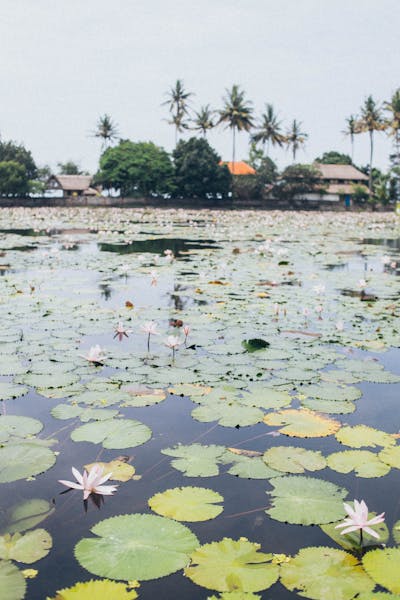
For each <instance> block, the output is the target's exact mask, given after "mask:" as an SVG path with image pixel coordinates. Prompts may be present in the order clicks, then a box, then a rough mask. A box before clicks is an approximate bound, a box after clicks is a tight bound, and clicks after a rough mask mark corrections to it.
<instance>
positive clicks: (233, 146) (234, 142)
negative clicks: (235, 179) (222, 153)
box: [232, 127, 236, 175]
mask: <svg viewBox="0 0 400 600" xmlns="http://www.w3.org/2000/svg"><path fill="white" fill-rule="evenodd" d="M232 132H233V141H232V175H235V152H236V148H235V145H236V140H235V128H234V127H232Z"/></svg>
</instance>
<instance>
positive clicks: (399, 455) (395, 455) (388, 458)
mask: <svg viewBox="0 0 400 600" xmlns="http://www.w3.org/2000/svg"><path fill="white" fill-rule="evenodd" d="M378 457H379V458H380V460H381V461H382V462H384V463H385V464H387V465H390V466H391V467H394V468H395V469H400V446H391V447H388V448H384V449H383V450H381V451H380V452H379V454H378Z"/></svg>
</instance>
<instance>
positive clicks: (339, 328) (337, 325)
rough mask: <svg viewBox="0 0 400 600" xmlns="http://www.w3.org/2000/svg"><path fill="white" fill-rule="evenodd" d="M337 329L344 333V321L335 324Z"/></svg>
mask: <svg viewBox="0 0 400 600" xmlns="http://www.w3.org/2000/svg"><path fill="white" fill-rule="evenodd" d="M335 327H336V329H337V331H343V330H344V323H343V321H337V322H336V323H335Z"/></svg>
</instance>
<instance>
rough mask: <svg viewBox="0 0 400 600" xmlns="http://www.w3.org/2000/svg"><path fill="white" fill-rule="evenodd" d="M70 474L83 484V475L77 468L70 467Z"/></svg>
mask: <svg viewBox="0 0 400 600" xmlns="http://www.w3.org/2000/svg"><path fill="white" fill-rule="evenodd" d="M72 475H73V476H74V477H75V479H76V480H77V481H79V483H80V484H81V485H83V477H82V475H81V474H80V473H79V471H78V469H75V467H72Z"/></svg>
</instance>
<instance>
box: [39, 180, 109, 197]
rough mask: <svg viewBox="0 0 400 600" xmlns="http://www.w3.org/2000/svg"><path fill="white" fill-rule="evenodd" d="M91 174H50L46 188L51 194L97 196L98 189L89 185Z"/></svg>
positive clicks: (60, 195) (98, 193)
mask: <svg viewBox="0 0 400 600" xmlns="http://www.w3.org/2000/svg"><path fill="white" fill-rule="evenodd" d="M92 180H93V177H92V176H91V175H52V176H51V177H50V179H49V180H48V182H47V190H48V192H51V195H52V196H58V197H62V198H65V197H68V196H99V195H100V190H99V189H98V188H95V187H91V183H92Z"/></svg>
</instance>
